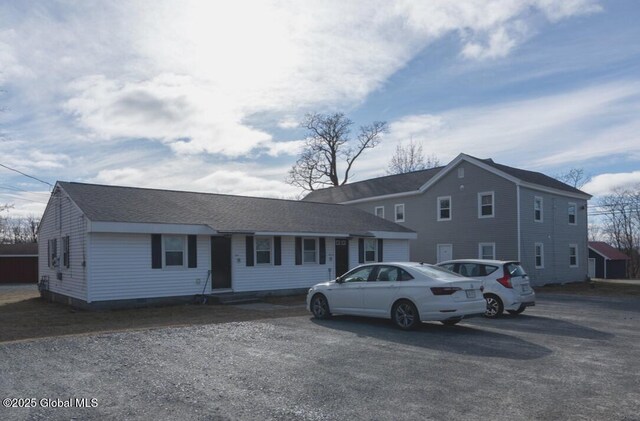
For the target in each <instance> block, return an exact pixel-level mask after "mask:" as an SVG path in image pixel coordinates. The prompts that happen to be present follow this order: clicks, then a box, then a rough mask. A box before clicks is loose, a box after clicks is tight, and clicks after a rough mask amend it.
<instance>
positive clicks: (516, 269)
mask: <svg viewBox="0 0 640 421" xmlns="http://www.w3.org/2000/svg"><path fill="white" fill-rule="evenodd" d="M504 267H505V268H506V269H507V271H508V272H509V274H510V275H511V276H526V275H527V274H526V273H525V271H524V269H522V266H520V265H519V264H518V263H515V262H514V263H507V264H506V265H504Z"/></svg>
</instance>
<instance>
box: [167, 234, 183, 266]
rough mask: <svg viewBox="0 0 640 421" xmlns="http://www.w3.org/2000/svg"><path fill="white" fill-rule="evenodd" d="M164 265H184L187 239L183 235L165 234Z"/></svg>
mask: <svg viewBox="0 0 640 421" xmlns="http://www.w3.org/2000/svg"><path fill="white" fill-rule="evenodd" d="M162 239H163V240H164V265H165V266H166V267H178V266H184V255H185V253H184V249H185V241H184V236H182V235H163V236H162Z"/></svg>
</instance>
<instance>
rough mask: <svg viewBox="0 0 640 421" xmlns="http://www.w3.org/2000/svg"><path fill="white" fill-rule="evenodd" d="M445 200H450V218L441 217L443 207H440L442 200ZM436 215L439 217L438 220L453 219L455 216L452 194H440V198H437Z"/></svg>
mask: <svg viewBox="0 0 640 421" xmlns="http://www.w3.org/2000/svg"><path fill="white" fill-rule="evenodd" d="M443 200H448V201H449V217H448V218H441V217H440V210H441V209H442V208H441V207H440V202H442V201H443ZM436 212H437V213H436V215H437V217H438V221H451V219H452V218H453V202H452V201H451V196H439V197H438V199H437V200H436Z"/></svg>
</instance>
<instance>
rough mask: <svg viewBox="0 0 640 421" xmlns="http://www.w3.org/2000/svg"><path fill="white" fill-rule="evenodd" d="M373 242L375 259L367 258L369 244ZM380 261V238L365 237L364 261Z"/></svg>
mask: <svg viewBox="0 0 640 421" xmlns="http://www.w3.org/2000/svg"><path fill="white" fill-rule="evenodd" d="M370 243H373V260H367V244H370ZM377 261H378V240H376V239H375V238H365V239H364V262H365V263H374V262H377Z"/></svg>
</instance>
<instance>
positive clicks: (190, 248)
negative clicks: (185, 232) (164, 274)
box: [187, 235, 198, 268]
mask: <svg viewBox="0 0 640 421" xmlns="http://www.w3.org/2000/svg"><path fill="white" fill-rule="evenodd" d="M187 238H188V241H187V253H188V258H187V260H188V262H189V263H188V267H190V268H197V267H198V237H197V236H195V235H190V236H189V237H187Z"/></svg>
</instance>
